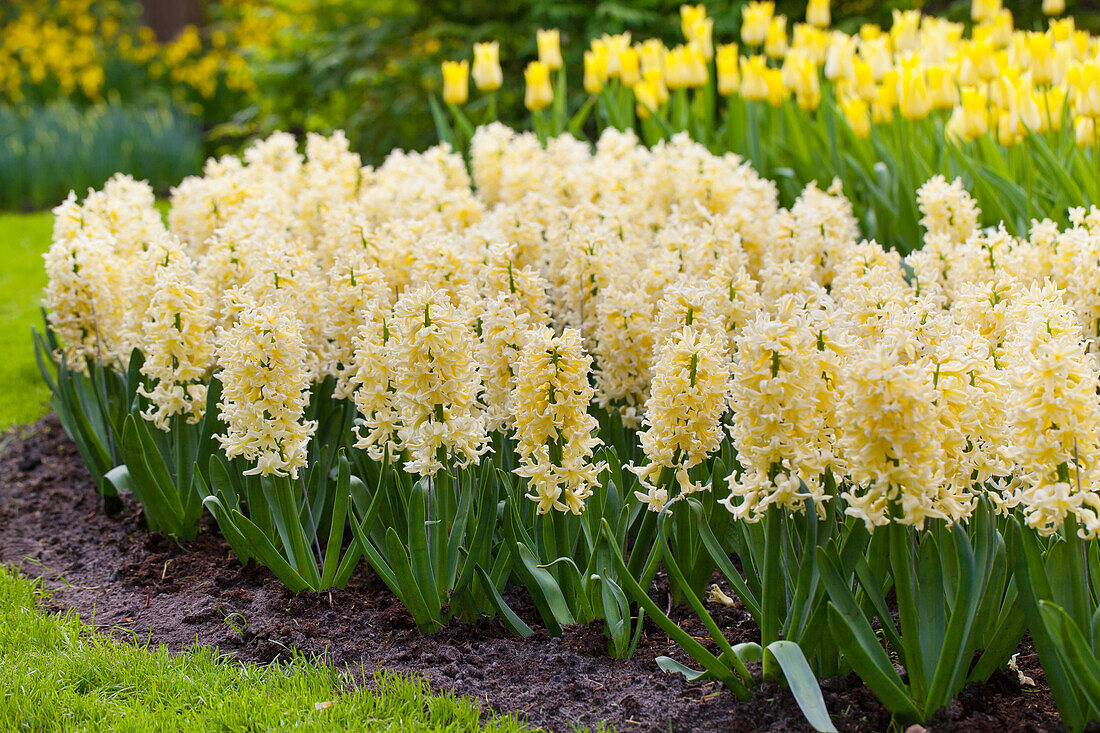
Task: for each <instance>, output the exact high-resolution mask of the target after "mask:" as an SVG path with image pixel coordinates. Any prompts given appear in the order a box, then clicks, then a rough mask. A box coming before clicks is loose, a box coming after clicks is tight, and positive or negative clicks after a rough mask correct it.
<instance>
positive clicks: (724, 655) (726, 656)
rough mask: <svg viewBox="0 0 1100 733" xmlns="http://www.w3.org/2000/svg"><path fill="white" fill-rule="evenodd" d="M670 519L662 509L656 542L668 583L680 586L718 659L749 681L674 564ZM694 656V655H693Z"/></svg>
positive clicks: (741, 677) (658, 521)
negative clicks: (717, 652)
mask: <svg viewBox="0 0 1100 733" xmlns="http://www.w3.org/2000/svg"><path fill="white" fill-rule="evenodd" d="M670 519H672V517H671V516H670V515H669V512H668V508H667V506H666V508H665V509H662V510H661V512H660V514H659V515H658V518H657V542H658V547H659V548H660V551H661V558H662V559H663V560H664V564H665V569H666V570H667V571H668V577H669V581H670V582H672V583H676V584H678V585H679V586H680V588H681V590H682V591H683V593H684V598H685V600H687V602H688V605H689V606H691V609H692V610H693V611H694V612H695V615H696V616H698V618H699V619H700V620H701V621H702V622H703V625H704V626H706V628H707V632H708V633H709V634H710V636H711V638H712V639H714V642H715V643H716V644H717V645H718V649H719V650H720V651H721V656H720V659H721V660H724V661H725V662H726V664H727V665H728V666H729V667H730V668H731V671H732V672H733V673H734V674H735V675H736V676H737V677H739V678H740V679H741V680H750V679H752V675H751V674H750V673H749V670H748V669H747V668H746V667H745V663H744V662H742V661H741V658H740V657H738V656H737V654H736V652H734V650H733V648H732V647H731V646H730V643H729V640H727V639H726V636H725V634H723V633H722V630H721V629H719V628H718V624H716V623H715V622H714V619H713V618H711V615H710V614H709V613H707V609H706V607H705V606H704V605H703V603H702V601H700V600H699V597H698V596H697V595H695V593H693V592H692V590H691V587H690V586H689V585H688V584H687V581H686V580H685V578H684V574H683V572H682V571H681V570H680V565H679V563H677V562H676V558H674V557H673V556H672V552H671V551H669V546H668V539H667V536H666V526H667V525H668V520H670ZM693 656H694V655H693Z"/></svg>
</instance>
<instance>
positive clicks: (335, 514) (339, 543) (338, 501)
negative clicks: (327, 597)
mask: <svg viewBox="0 0 1100 733" xmlns="http://www.w3.org/2000/svg"><path fill="white" fill-rule="evenodd" d="M336 460H337V464H338V467H337V472H336V496H335V497H333V503H332V519H331V521H330V523H329V532H328V543H326V545H325V561H324V565H323V567H324V570H323V572H322V573H321V585H320V588H321V589H322V590H324V589H325V588H331V587H332V586H333V585H334V583H335V581H336V573H337V570H339V565H338V564H337V561H338V559H339V557H340V550H342V549H343V545H344V525H345V523H346V521H347V511H348V493H349V491H350V484H351V467H350V466H349V465H348V458H347V456H346V455H344V451H343V449H341V450H340V452H339V454H338V457H337V459H336ZM326 480H327V479H326ZM353 549H355V543H352V548H351V549H349V550H348V552H349V553H350V552H351V550H353Z"/></svg>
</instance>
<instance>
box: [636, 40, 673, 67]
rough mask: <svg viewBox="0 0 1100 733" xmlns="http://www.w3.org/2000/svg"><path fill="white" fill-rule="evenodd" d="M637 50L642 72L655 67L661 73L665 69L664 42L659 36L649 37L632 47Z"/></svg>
mask: <svg viewBox="0 0 1100 733" xmlns="http://www.w3.org/2000/svg"><path fill="white" fill-rule="evenodd" d="M634 48H635V49H636V50H637V51H638V60H639V61H640V62H641V66H642V73H643V74H645V73H646V72H648V71H649V70H651V69H657V70H659V71H660V72H661V73H662V74H663V73H664V69H665V52H666V49H665V44H663V43H661V39H659V38H650V39H647V40H645V41H643V42H642V43H640V44H638V45H636V46H635V47H634Z"/></svg>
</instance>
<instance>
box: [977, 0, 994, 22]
mask: <svg viewBox="0 0 1100 733" xmlns="http://www.w3.org/2000/svg"><path fill="white" fill-rule="evenodd" d="M999 12H1001V0H973V2H971V3H970V19H971V20H973V21H974V22H975V23H985V22H987V21H990V20H993V18H995V17H996V16H997V13H999Z"/></svg>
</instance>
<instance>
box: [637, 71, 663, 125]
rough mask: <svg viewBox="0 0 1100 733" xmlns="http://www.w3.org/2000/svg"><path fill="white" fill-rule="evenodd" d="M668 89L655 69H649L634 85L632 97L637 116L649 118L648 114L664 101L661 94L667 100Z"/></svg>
mask: <svg viewBox="0 0 1100 733" xmlns="http://www.w3.org/2000/svg"><path fill="white" fill-rule="evenodd" d="M667 95H668V90H667V89H664V81H663V80H662V78H661V74H660V72H659V71H658V70H657V69H650V70H649V71H647V72H646V73H645V75H644V76H643V77H642V80H641V81H640V82H638V83H637V84H635V85H634V99H635V100H636V101H637V107H638V117H640V118H641V119H643V120H645V119H649V116H650V114H652V113H653V112H655V111H657V109H658V108H660V106H661V105H662V104H663V103H664V102H663V101H662V96H663V97H665V99H666V100H667Z"/></svg>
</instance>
